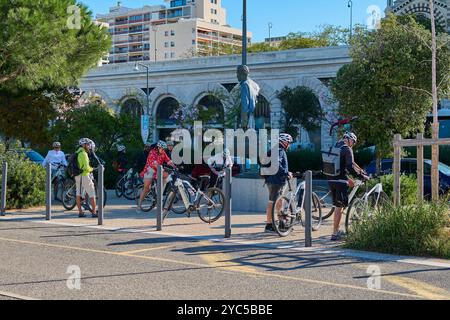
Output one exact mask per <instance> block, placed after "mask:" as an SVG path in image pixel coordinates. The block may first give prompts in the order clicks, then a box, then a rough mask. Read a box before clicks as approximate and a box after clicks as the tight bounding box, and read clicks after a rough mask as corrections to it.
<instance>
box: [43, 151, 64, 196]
mask: <svg viewBox="0 0 450 320" xmlns="http://www.w3.org/2000/svg"><path fill="white" fill-rule="evenodd" d="M47 163H50V164H51V170H52V177H56V176H57V175H58V170H64V168H65V167H67V160H66V155H65V154H64V152H62V151H61V143H60V142H54V143H53V150H50V151H49V152H48V153H47V156H46V157H45V159H44V161H43V162H42V165H43V166H44V167H45V166H46V165H47ZM54 195H55V200H57V198H58V197H57V195H58V180H57V179H54Z"/></svg>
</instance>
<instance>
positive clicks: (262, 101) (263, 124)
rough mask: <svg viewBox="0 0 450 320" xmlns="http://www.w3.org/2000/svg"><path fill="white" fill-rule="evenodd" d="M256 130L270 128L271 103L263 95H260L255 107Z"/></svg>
mask: <svg viewBox="0 0 450 320" xmlns="http://www.w3.org/2000/svg"><path fill="white" fill-rule="evenodd" d="M255 126H256V130H259V129H266V128H270V126H271V124H270V103H269V101H267V99H266V98H265V97H264V96H263V95H259V96H258V103H257V104H256V109H255Z"/></svg>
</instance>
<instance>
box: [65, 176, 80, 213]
mask: <svg viewBox="0 0 450 320" xmlns="http://www.w3.org/2000/svg"><path fill="white" fill-rule="evenodd" d="M62 205H63V207H64V209H66V210H67V211H72V210H73V209H74V208H75V206H76V205H77V195H76V186H75V181H70V180H68V181H66V182H65V183H64V190H63V198H62Z"/></svg>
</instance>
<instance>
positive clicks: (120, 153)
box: [116, 145, 127, 173]
mask: <svg viewBox="0 0 450 320" xmlns="http://www.w3.org/2000/svg"><path fill="white" fill-rule="evenodd" d="M126 151H127V148H126V147H125V146H122V145H119V146H117V160H116V169H117V171H118V172H120V173H123V172H125V171H126V167H127V156H126Z"/></svg>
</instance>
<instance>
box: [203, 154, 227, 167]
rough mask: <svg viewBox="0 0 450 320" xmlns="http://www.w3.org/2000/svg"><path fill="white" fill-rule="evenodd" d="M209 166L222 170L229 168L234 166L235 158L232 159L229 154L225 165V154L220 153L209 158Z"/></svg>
mask: <svg viewBox="0 0 450 320" xmlns="http://www.w3.org/2000/svg"><path fill="white" fill-rule="evenodd" d="M208 166H209V167H210V168H211V167H212V168H215V169H220V170H222V169H223V168H228V167H232V166H233V159H231V157H230V156H227V157H226V158H225V165H224V156H223V154H221V153H219V154H216V155H215V156H214V157H211V158H209V159H208Z"/></svg>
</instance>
